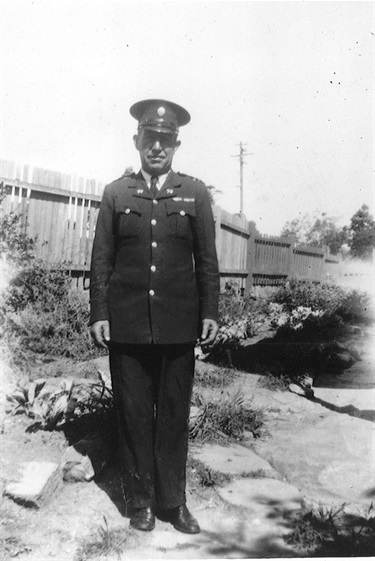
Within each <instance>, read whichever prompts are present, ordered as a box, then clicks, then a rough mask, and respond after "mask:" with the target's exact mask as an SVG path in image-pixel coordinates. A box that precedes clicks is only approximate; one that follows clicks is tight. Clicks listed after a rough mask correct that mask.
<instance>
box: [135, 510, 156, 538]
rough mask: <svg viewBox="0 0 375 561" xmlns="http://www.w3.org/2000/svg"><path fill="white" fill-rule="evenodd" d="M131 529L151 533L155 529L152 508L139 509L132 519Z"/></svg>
mask: <svg viewBox="0 0 375 561" xmlns="http://www.w3.org/2000/svg"><path fill="white" fill-rule="evenodd" d="M130 527H131V528H135V529H136V530H142V531H143V532H150V531H151V530H153V529H154V528H155V515H154V513H153V512H152V509H151V507H149V506H146V507H143V508H137V509H136V510H135V512H134V514H133V515H132V517H131V518H130Z"/></svg>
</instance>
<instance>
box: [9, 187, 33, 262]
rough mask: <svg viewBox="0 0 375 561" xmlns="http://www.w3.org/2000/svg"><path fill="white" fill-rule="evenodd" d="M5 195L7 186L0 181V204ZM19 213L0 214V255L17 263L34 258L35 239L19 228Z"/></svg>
mask: <svg viewBox="0 0 375 561" xmlns="http://www.w3.org/2000/svg"><path fill="white" fill-rule="evenodd" d="M6 195H7V187H6V186H5V185H4V183H3V182H1V183H0V204H1V203H2V202H3V201H4V199H5V197H6ZM20 220H21V215H20V214H15V213H14V212H10V213H8V214H1V215H0V256H4V257H6V259H7V261H10V262H11V263H15V264H17V265H23V264H25V263H30V262H31V261H32V260H33V258H34V249H35V243H36V239H32V238H29V237H28V236H27V234H26V233H24V232H22V231H21V229H20Z"/></svg>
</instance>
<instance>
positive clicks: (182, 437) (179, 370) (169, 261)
mask: <svg viewBox="0 0 375 561" xmlns="http://www.w3.org/2000/svg"><path fill="white" fill-rule="evenodd" d="M130 113H131V115H132V116H133V117H134V118H135V119H137V120H138V132H137V134H136V135H134V137H133V140H134V144H135V147H136V149H137V150H138V152H139V155H140V160H141V170H140V171H139V173H137V174H135V173H131V174H129V175H125V176H123V177H121V178H120V179H118V180H117V181H114V182H113V183H111V184H110V185H107V187H106V188H105V191H104V194H103V199H102V203H101V206H100V211H99V216H98V221H97V226H96V233H95V240H94V245H93V253H92V267H91V283H90V293H91V294H90V295H91V321H90V323H91V335H92V338H93V340H94V342H95V343H96V345H98V346H100V347H108V349H109V358H110V368H111V377H112V386H113V393H114V398H115V405H116V409H117V414H118V420H119V429H120V455H121V459H122V466H123V470H124V479H125V489H126V494H127V498H128V499H129V500H130V502H131V504H132V507H133V513H132V516H131V518H130V525H131V527H133V528H136V529H138V530H146V531H147V530H152V529H153V528H154V526H155V513H156V515H157V516H158V517H159V518H160V519H162V520H165V521H169V522H171V523H172V524H173V526H174V527H175V528H176V529H177V530H180V531H181V532H186V533H198V532H199V531H200V528H199V525H198V522H197V521H196V520H195V518H194V517H193V516H192V515H191V514H190V512H189V510H188V509H187V507H186V495H185V487H186V459H187V449H188V426H189V412H190V400H191V393H192V386H193V377H194V347H195V344H196V342H197V339H198V338H199V337H200V341H201V344H202V345H208V344H210V343H212V342H213V341H214V339H215V337H216V334H217V330H218V326H217V315H218V295H219V285H220V283H219V273H218V263H217V256H216V249H215V230H214V221H213V216H212V209H211V204H210V199H209V196H208V192H207V188H206V187H205V185H204V184H203V183H201V182H200V181H198V180H196V179H193V178H192V177H189V176H186V175H182V174H179V173H175V172H174V171H173V170H172V161H173V157H174V154H175V153H176V150H177V149H178V147H179V146H180V141H179V140H178V139H177V138H178V132H179V127H180V126H182V125H186V124H187V123H188V122H189V121H190V115H189V113H188V112H187V111H186V110H185V109H184V108H182V107H181V106H179V105H177V104H175V103H172V102H169V101H166V100H162V99H152V100H144V101H140V102H138V103H135V104H134V105H133V106H132V107H131V108H130Z"/></svg>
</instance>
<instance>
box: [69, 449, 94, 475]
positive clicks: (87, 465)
mask: <svg viewBox="0 0 375 561" xmlns="http://www.w3.org/2000/svg"><path fill="white" fill-rule="evenodd" d="M61 467H62V471H63V479H64V481H91V480H92V479H93V478H94V476H95V472H94V468H93V466H92V463H91V460H90V458H89V457H88V456H87V455H84V454H80V453H79V452H78V451H77V450H76V449H75V448H74V446H69V447H68V448H67V449H66V451H65V453H64V455H63V457H62V460H61Z"/></svg>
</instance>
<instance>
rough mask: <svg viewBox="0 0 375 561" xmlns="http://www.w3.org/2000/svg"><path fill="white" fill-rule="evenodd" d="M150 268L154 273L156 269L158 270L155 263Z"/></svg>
mask: <svg viewBox="0 0 375 561" xmlns="http://www.w3.org/2000/svg"><path fill="white" fill-rule="evenodd" d="M150 269H151V271H152V272H153V273H155V271H156V267H155V265H151V267H150Z"/></svg>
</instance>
